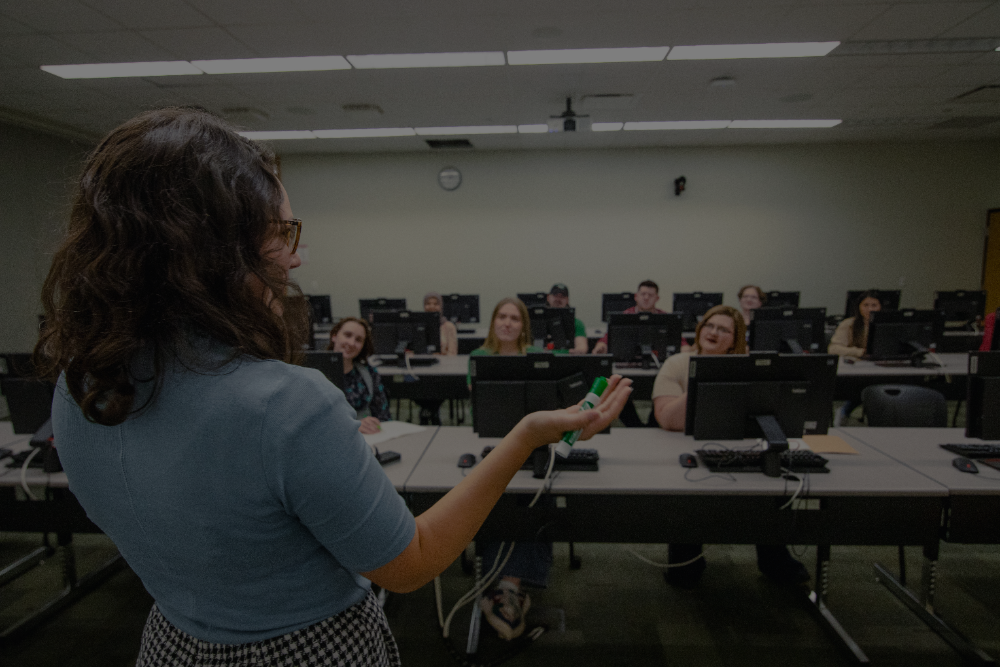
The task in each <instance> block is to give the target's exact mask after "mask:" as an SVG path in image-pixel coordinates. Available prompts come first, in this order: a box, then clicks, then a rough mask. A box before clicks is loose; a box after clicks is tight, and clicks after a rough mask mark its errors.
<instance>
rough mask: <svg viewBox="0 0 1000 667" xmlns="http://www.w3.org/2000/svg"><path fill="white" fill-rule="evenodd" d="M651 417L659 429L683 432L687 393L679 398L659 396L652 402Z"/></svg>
mask: <svg viewBox="0 0 1000 667" xmlns="http://www.w3.org/2000/svg"><path fill="white" fill-rule="evenodd" d="M653 415H654V416H655V417H656V423H657V424H659V425H660V428H663V429H666V430H668V431H683V430H684V424H685V421H686V417H687V392H684V393H683V394H681V395H680V396H660V397H657V398H655V399H654V400H653Z"/></svg>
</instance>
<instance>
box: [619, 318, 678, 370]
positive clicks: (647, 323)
mask: <svg viewBox="0 0 1000 667" xmlns="http://www.w3.org/2000/svg"><path fill="white" fill-rule="evenodd" d="M636 326H643V327H649V328H658V327H664V326H665V327H668V328H670V331H669V332H668V337H669V338H668V341H667V344H666V345H664V346H661V349H662V352H663V354H662V356H661V355H657V359H658V360H659V361H660V363H662V362H664V361H666V359H667V357H668V356H670V355H671V354H676V353H677V352H680V350H681V339H682V338H683V334H684V316H683V315H681V314H680V313H627V314H626V313H617V314H614V315H611V317H610V319H609V320H608V353H609V354H611V355H612V356H613V357H614V360H615V361H616V362H630V361H642V359H643V357H642V354H641V353H637V354H632V355H627V356H626V355H623V354H618V355H616V354H615V348H616V343H615V331H616V329H618V328H619V327H630V328H631V327H636ZM671 342H674V347H675V348H676V349H675V350H674V351H673V352H670V349H669V348H670V347H671V345H670V343H671Z"/></svg>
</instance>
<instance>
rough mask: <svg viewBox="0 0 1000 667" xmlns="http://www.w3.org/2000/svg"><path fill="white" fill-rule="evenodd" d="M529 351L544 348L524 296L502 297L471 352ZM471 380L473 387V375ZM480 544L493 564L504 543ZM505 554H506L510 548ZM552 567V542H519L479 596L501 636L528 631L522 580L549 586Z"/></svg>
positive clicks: (486, 560) (527, 601) (508, 637)
mask: <svg viewBox="0 0 1000 667" xmlns="http://www.w3.org/2000/svg"><path fill="white" fill-rule="evenodd" d="M528 352H544V350H542V349H539V348H537V347H534V346H533V345H531V323H530V322H529V320H528V309H527V308H526V307H525V305H524V303H523V302H522V301H521V300H520V299H512V298H506V299H501V300H500V302H499V303H498V304H497V305H496V308H494V309H493V316H492V318H491V319H490V331H489V333H488V334H487V335H486V342H484V343H483V346H482V347H480V348H479V349H476V350H473V351H472V353H471V355H470V356H482V355H494V354H499V355H504V356H513V355H518V354H526V353H528ZM468 381H469V386H470V389H471V386H472V378H471V376H470V377H469V380H468ZM479 547H480V555H481V556H482V558H483V562H484V563H487V564H492V563H493V560H494V559H495V558H496V556H497V553H498V551H499V549H500V543H498V542H487V543H485V544H481V545H479ZM503 556H506V550H505V551H504V554H503ZM503 556H502V557H503ZM502 557H501V558H502ZM551 567H552V543H551V542H518V543H517V544H516V545H515V547H514V553H513V554H511V556H510V559H509V560H508V561H507V565H505V566H504V569H503V570H502V571H501V572H500V581H499V583H498V584H497V586H496V588H494V589H493V590H492V591H491V592H489V593H488V594H487V595H485V596H484V597H483V598H481V599H480V600H479V606H480V607H481V608H482V610H483V614H484V615H485V617H486V620H487V622H488V623H489V624H490V625H491V626H493V628H494V629H495V630H496V631H497V634H498V635H500V637H501V638H503V639H506V640H507V641H510V640H512V639H514V638H516V637H519V636H520V635H521V633H523V632H524V616H525V614H527V613H528V608H529V607H530V606H531V598H530V597H528V594H527V593H525V592H524V591H523V590H522V588H521V584H529V585H531V586H535V587H537V588H545V587H546V586H547V585H548V579H549V569H550V568H551Z"/></svg>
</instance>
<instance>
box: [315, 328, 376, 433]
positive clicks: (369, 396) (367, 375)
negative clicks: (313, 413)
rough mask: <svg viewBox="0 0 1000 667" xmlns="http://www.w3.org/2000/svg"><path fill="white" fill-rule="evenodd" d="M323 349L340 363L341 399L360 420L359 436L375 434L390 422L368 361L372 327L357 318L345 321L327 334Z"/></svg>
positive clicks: (372, 344)
mask: <svg viewBox="0 0 1000 667" xmlns="http://www.w3.org/2000/svg"><path fill="white" fill-rule="evenodd" d="M326 349H328V350H333V351H334V352H340V353H341V354H342V355H343V359H344V395H345V396H346V397H347V402H348V403H350V404H351V407H352V408H354V411H355V412H357V413H358V419H360V420H361V429H360V430H361V432H362V433H363V434H365V435H371V434H373V433H378V432H379V431H380V430H381V428H382V427H381V426H380V424H381V423H382V422H387V421H389V420H390V419H392V415H391V414H389V397H388V395H387V394H386V393H385V385H383V384H382V378H381V377H380V376H379V374H378V371H377V370H375V367H374V366H371V365H370V364H369V363H368V358H369V357H370V356H372V355H373V354H375V343H374V341H372V327H371V325H370V324H368V322H366V321H365V320H363V319H360V318H357V317H345V318H344V319H342V320H340V321H339V322H337V323H336V324H335V325H334V327H333V329H331V330H330V344H329V345H327V346H326Z"/></svg>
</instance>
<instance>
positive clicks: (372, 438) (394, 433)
mask: <svg viewBox="0 0 1000 667" xmlns="http://www.w3.org/2000/svg"><path fill="white" fill-rule="evenodd" d="M379 426H381V427H382V430H381V431H379V432H378V433H373V434H371V435H366V436H365V442H367V443H368V444H369V445H371V446H373V447H374V446H375V445H381V444H382V443H383V442H386V441H387V440H395V439H396V438H402V437H403V436H404V435H412V434H414V433H420V432H421V431H426V430H427V428H426V427H425V426H417V425H416V424H411V423H410V422H395V421H391V422H382V423H381V424H379Z"/></svg>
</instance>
